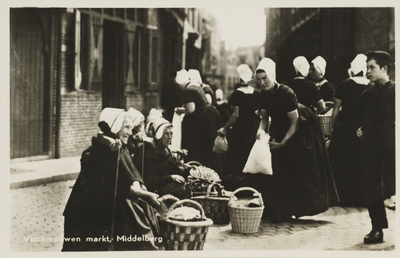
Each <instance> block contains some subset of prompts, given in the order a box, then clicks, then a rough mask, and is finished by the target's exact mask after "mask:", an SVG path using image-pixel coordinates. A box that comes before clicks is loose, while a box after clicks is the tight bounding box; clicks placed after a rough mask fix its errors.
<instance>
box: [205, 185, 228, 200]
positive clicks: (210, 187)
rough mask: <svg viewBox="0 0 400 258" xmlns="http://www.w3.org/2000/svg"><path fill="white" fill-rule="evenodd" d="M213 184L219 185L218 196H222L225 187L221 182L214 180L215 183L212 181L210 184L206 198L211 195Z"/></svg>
mask: <svg viewBox="0 0 400 258" xmlns="http://www.w3.org/2000/svg"><path fill="white" fill-rule="evenodd" d="M213 186H218V189H217V191H218V196H222V190H223V189H224V188H223V186H221V184H219V183H215V182H214V183H211V184H209V185H208V187H207V191H206V196H205V198H208V197H210V192H211V189H212V187H213Z"/></svg>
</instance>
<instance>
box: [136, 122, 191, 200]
mask: <svg viewBox="0 0 400 258" xmlns="http://www.w3.org/2000/svg"><path fill="white" fill-rule="evenodd" d="M152 126H153V129H154V133H155V135H154V138H153V139H152V140H150V141H147V140H146V141H144V147H142V148H141V149H140V150H139V151H138V155H136V156H135V157H134V160H133V162H134V164H135V166H136V167H137V168H138V169H139V171H143V178H144V181H145V182H146V186H147V187H148V189H149V191H154V192H156V193H158V194H159V195H165V194H172V195H174V196H175V197H177V198H179V199H187V198H190V196H191V192H190V189H189V187H187V186H186V184H185V183H186V180H187V177H188V175H189V170H190V168H191V167H190V166H186V165H184V164H183V163H182V162H181V161H180V160H181V159H183V156H186V155H187V152H186V151H185V150H176V151H173V150H171V148H170V147H169V145H170V144H171V140H172V136H173V135H172V124H171V123H170V122H169V121H168V120H166V119H164V118H157V119H155V120H154V121H153V124H152ZM143 148H144V150H143ZM178 156H181V158H180V157H178Z"/></svg>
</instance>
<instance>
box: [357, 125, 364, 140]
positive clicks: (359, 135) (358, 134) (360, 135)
mask: <svg viewBox="0 0 400 258" xmlns="http://www.w3.org/2000/svg"><path fill="white" fill-rule="evenodd" d="M361 128H362V127H360V128H358V129H357V132H356V134H357V137H358V138H360V139H362V137H363V134H364V133H363V131H362V130H361Z"/></svg>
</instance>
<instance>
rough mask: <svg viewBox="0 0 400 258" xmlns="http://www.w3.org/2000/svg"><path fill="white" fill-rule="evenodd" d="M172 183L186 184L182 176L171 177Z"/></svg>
mask: <svg viewBox="0 0 400 258" xmlns="http://www.w3.org/2000/svg"><path fill="white" fill-rule="evenodd" d="M171 178H172V181H174V182H177V183H179V184H184V183H185V182H186V181H185V178H184V177H183V176H180V175H171Z"/></svg>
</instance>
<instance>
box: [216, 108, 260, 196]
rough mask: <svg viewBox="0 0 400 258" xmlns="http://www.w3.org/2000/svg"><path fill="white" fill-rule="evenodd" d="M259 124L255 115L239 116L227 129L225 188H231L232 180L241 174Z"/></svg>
mask: <svg viewBox="0 0 400 258" xmlns="http://www.w3.org/2000/svg"><path fill="white" fill-rule="evenodd" d="M259 124H260V118H259V117H258V116H256V115H252V116H247V117H244V116H239V118H238V119H237V120H236V122H235V123H234V124H233V126H232V130H230V131H228V134H227V140H228V144H229V151H228V153H227V154H226V157H227V162H226V164H225V166H224V171H225V173H224V179H225V180H224V181H225V184H226V187H227V189H228V188H229V189H231V187H230V185H231V184H232V181H235V180H240V179H241V178H242V176H243V168H244V166H245V165H246V162H247V159H248V157H249V154H250V151H251V149H252V148H253V145H254V143H255V141H256V135H257V129H258V126H259Z"/></svg>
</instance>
